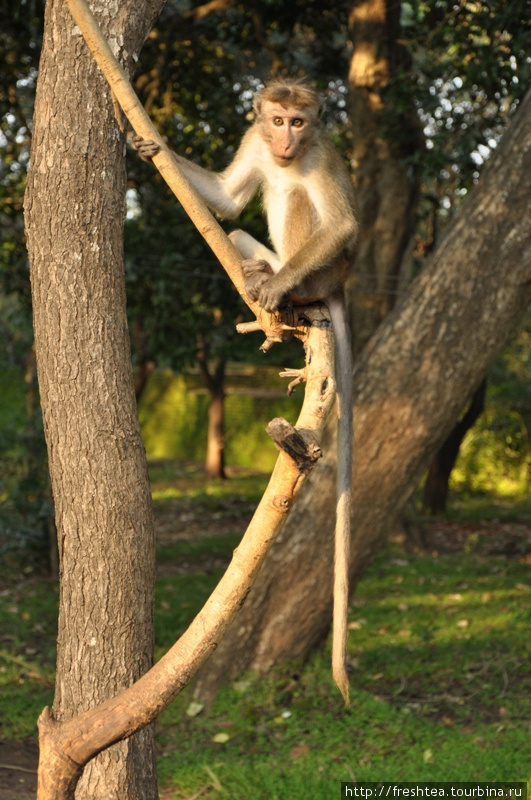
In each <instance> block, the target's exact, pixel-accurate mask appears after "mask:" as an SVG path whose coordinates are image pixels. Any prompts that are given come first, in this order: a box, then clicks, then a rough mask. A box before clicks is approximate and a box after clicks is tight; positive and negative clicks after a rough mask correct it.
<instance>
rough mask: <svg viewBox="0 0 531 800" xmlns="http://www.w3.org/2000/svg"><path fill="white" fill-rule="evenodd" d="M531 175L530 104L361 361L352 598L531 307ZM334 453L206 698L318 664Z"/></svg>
mask: <svg viewBox="0 0 531 800" xmlns="http://www.w3.org/2000/svg"><path fill="white" fill-rule="evenodd" d="M530 175H531V94H528V95H527V96H526V98H525V99H524V101H523V102H522V103H521V107H520V108H519V110H518V112H517V114H516V117H515V119H514V120H513V122H512V123H511V125H510V127H509V128H508V130H507V132H506V133H505V135H504V137H503V139H502V141H501V143H500V145H499V147H498V149H497V151H496V152H495V153H494V154H493V156H492V157H491V160H490V162H489V163H488V164H487V165H486V167H485V169H484V171H483V174H482V176H481V179H480V182H479V185H478V186H477V187H476V188H475V189H474V190H473V192H472V193H471V196H470V197H469V198H468V199H467V201H466V202H465V203H464V204H463V207H462V209H461V210H460V212H459V214H458V216H457V218H456V219H455V221H454V223H453V224H452V225H451V226H450V227H449V229H448V231H447V233H446V236H445V238H444V240H443V242H442V243H441V244H440V246H439V248H438V249H437V252H436V253H435V255H434V257H433V258H432V260H431V262H430V264H429V266H428V267H427V268H426V269H425V270H424V271H423V273H422V274H421V275H420V276H419V277H418V278H417V279H416V280H415V281H414V283H413V284H412V286H411V288H410V291H409V292H408V294H407V296H406V297H405V298H404V300H403V301H402V302H401V304H400V306H399V307H398V308H396V309H395V310H394V311H393V312H392V313H391V314H390V315H389V316H388V317H387V318H386V319H385V320H384V322H383V323H382V325H381V327H380V328H379V330H378V331H377V333H376V334H375V335H374V337H373V338H372V339H371V341H370V343H369V345H368V347H367V348H366V349H365V351H364V352H363V353H362V355H361V357H360V358H359V359H358V360H357V362H356V365H355V368H354V396H355V406H354V486H353V509H354V512H353V513H354V517H353V542H352V551H351V578H352V585H353V586H355V584H356V582H357V581H358V580H359V579H360V577H361V575H362V574H363V571H364V570H365V569H366V567H367V565H368V563H369V562H370V560H371V559H372V557H373V556H374V555H375V554H376V553H377V551H378V550H379V549H380V548H381V546H382V544H383V543H384V541H385V539H386V536H387V534H388V531H389V528H390V527H391V526H392V525H393V522H394V521H395V519H396V518H397V516H398V515H400V513H401V511H402V509H403V508H404V506H405V504H406V502H407V500H408V499H409V497H410V496H411V494H412V492H413V490H414V488H415V487H416V485H417V482H418V480H419V477H420V475H421V474H422V472H423V471H424V470H425V469H426V468H427V466H428V464H429V462H430V459H431V458H432V456H433V454H434V453H435V451H436V449H437V448H438V446H440V444H441V442H442V441H443V440H444V439H445V437H446V436H447V435H448V433H449V431H450V430H451V429H452V427H453V425H454V424H455V422H456V421H457V418H458V416H459V414H460V413H461V410H462V409H463V407H464V406H465V404H466V402H467V400H468V399H469V398H470V397H471V395H472V393H473V392H474V390H475V389H476V388H477V387H478V385H479V384H480V382H481V381H482V380H483V378H484V376H485V374H486V373H487V371H488V369H489V367H490V365H491V364H492V362H493V360H494V359H495V357H496V356H497V354H498V353H499V352H500V350H501V349H502V347H503V345H504V344H505V342H506V341H507V338H508V337H509V335H510V334H511V332H512V331H513V329H514V328H515V326H516V325H517V323H518V321H519V320H520V318H521V316H522V314H523V312H524V311H525V309H526V306H527V304H528V302H529V300H530V299H531V226H530V225H529V216H530V211H531V180H530V179H529V176H530ZM323 449H324V452H325V454H326V457H325V459H323V461H322V462H320V463H319V465H318V467H317V468H316V469H315V470H314V472H313V473H312V475H311V476H310V479H309V480H308V482H307V484H306V485H305V487H304V490H303V491H302V492H301V496H300V498H299V500H298V503H297V506H296V508H295V509H294V511H293V513H292V515H291V517H290V519H289V520H288V523H287V524H286V527H285V528H284V530H283V531H282V534H281V536H280V537H279V539H278V541H277V543H276V545H275V547H274V548H273V551H272V553H271V556H270V558H269V559H268V561H267V563H266V564H265V566H264V568H263V570H262V572H261V573H260V576H259V578H258V580H257V582H256V584H255V586H254V587H253V589H252V592H251V593H250V595H249V597H248V599H247V601H246V604H245V606H244V608H243V609H242V611H241V612H240V615H239V616H238V619H237V620H236V623H235V624H234V625H233V627H232V628H231V630H230V631H229V633H228V635H227V636H226V637H225V639H224V641H223V642H222V643H221V645H220V647H219V649H218V651H217V652H216V654H215V655H214V656H213V658H212V659H211V660H210V661H209V662H208V664H206V665H205V666H204V667H203V669H202V671H201V673H200V674H199V677H198V684H197V687H196V691H197V693H198V694H199V695H200V696H202V697H204V698H207V697H209V696H211V694H212V693H213V691H215V689H216V687H217V686H218V685H219V683H220V682H221V680H222V679H223V678H224V677H225V676H227V675H235V674H237V673H240V672H241V671H243V670H245V669H247V668H251V669H255V670H258V671H266V670H267V669H269V668H270V667H272V666H273V665H274V664H279V663H282V662H285V661H287V660H289V659H292V658H295V659H304V658H306V657H307V656H309V654H310V653H311V651H312V649H313V648H314V647H315V645H316V644H317V643H318V642H319V641H321V640H322V639H323V638H324V636H325V635H326V634H327V632H328V629H329V626H330V621H331V610H332V591H331V587H332V564H333V552H332V550H333V547H332V545H333V540H332V532H333V517H334V480H335V471H334V459H333V449H334V448H333V435H331V438H330V441H329V442H328V443H326V442H325V446H324V448H323ZM352 637H353V639H354V640H355V633H352ZM352 646H355V645H354V642H352ZM353 688H355V686H354V687H353ZM338 701H339V696H338Z"/></svg>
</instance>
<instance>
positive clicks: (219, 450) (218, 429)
mask: <svg viewBox="0 0 531 800" xmlns="http://www.w3.org/2000/svg"><path fill="white" fill-rule="evenodd" d="M198 361H199V368H200V370H201V375H202V377H203V382H204V384H205V386H206V388H207V389H208V393H209V395H210V400H209V404H208V436H207V454H206V458H205V475H206V476H207V477H208V478H222V479H225V478H226V477H227V476H226V474H225V367H226V364H227V359H225V358H220V359H218V362H217V364H216V367H215V369H214V372H211V371H210V368H209V366H208V347H207V345H206V344H205V342H204V340H202V338H200V341H199V349H198Z"/></svg>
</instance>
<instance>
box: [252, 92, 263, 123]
mask: <svg viewBox="0 0 531 800" xmlns="http://www.w3.org/2000/svg"><path fill="white" fill-rule="evenodd" d="M261 95H262V91H259V92H256V94H255V95H254V97H253V111H254V113H255V114H256V116H257V117H259V116H260V111H261V110H262V97H261Z"/></svg>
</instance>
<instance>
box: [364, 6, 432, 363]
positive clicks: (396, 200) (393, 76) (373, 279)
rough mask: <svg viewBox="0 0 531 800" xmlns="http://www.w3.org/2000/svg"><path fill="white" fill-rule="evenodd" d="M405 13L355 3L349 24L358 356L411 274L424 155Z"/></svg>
mask: <svg viewBox="0 0 531 800" xmlns="http://www.w3.org/2000/svg"><path fill="white" fill-rule="evenodd" d="M400 9H401V3H400V2H399V0H355V1H354V3H353V7H352V12H351V14H350V19H349V30H350V36H351V40H352V46H353V53H352V59H351V63H350V72H349V117H350V123H351V128H352V140H353V146H352V157H353V163H354V178H355V183H356V193H357V197H358V217H359V222H360V233H359V240H358V253H357V256H356V264H355V265H354V273H353V276H352V279H351V280H350V282H349V286H350V290H349V305H350V308H351V325H352V331H353V349H354V354H355V355H356V354H357V353H360V352H361V350H362V349H363V347H364V346H365V344H366V343H367V341H368V340H369V339H370V337H371V336H372V335H373V333H374V332H375V330H376V329H377V327H378V325H379V324H380V323H381V321H382V320H383V319H384V317H385V316H386V315H387V314H388V313H389V311H391V309H392V308H393V307H394V305H395V303H396V300H397V298H398V296H399V293H400V292H401V291H403V290H404V288H405V287H406V286H407V283H408V282H409V278H410V274H411V248H410V247H409V245H410V242H411V241H412V232H413V229H414V221H415V209H416V205H417V199H418V195H419V173H418V169H416V168H415V167H414V166H413V163H412V161H411V159H410V158H409V157H410V156H411V155H412V154H413V153H419V152H422V150H423V148H424V136H423V132H422V126H421V124H420V121H419V118H418V115H417V113H416V109H415V106H414V104H413V102H412V101H411V102H409V103H407V102H406V103H404V102H403V98H401V100H400V99H399V98H398V97H397V94H396V93H397V87H398V86H400V87H402V88H401V91H407V89H406V88H404V87H407V86H408V85H409V82H408V80H407V77H406V73H407V71H408V70H409V69H410V66H411V57H410V55H409V52H408V50H407V48H406V47H405V46H404V44H403V43H402V42H401V41H400V39H401V25H400ZM398 76H402V79H401V80H397V77H398ZM404 108H407V111H404V110H403V109H404Z"/></svg>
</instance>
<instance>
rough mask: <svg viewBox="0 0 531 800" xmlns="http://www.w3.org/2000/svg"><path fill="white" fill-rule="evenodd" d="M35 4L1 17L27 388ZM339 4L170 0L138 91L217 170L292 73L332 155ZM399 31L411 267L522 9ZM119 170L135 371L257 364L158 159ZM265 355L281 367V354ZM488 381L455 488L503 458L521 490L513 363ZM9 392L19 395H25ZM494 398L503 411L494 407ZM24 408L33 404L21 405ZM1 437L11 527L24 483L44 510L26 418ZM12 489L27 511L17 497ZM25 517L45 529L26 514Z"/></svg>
mask: <svg viewBox="0 0 531 800" xmlns="http://www.w3.org/2000/svg"><path fill="white" fill-rule="evenodd" d="M353 2H357V0H353ZM43 8H44V3H43V2H42V0H14V2H12V3H10V4H8V5H6V4H4V7H3V8H2V10H1V14H2V18H1V22H2V24H1V26H0V234H1V236H0V240H1V243H0V297H1V302H0V336H1V338H2V339H3V341H4V342H5V351H6V352H5V353H3V354H2V356H5V357H6V358H7V362H5V366H4V362H2V364H0V369H2V372H3V375H2V387H3V392H4V395H6V396H7V395H8V393H9V392H10V391H11V389H10V388H9V386H10V384H11V383H13V385H18V386H24V387H25V388H26V389H29V391H30V393H33V392H34V385H33V384H32V380H31V379H30V378H29V377H28V382H25V380H26V376H30V373H31V369H32V367H31V358H32V354H31V347H32V332H31V322H30V309H29V296H30V293H29V281H28V268H27V259H26V254H25V247H24V234H23V221H22V199H23V191H24V185H25V175H26V168H27V163H28V158H29V143H30V133H31V115H32V111H33V95H34V88H35V81H36V76H37V69H38V57H39V51H40V42H41V33H42V19H43ZM351 8H352V3H351V2H346V1H344V0H341V2H339V3H334V4H333V6H330V4H329V3H326V2H324V0H310V2H303V0H295V2H292V3H285V2H283V0H270V2H268V3H265V4H261V5H256V4H254V5H250V6H249V5H244V6H242V5H238V4H236V3H234V2H232V0H229V2H227V3H224V4H223V8H222V9H221V10H219V9H218V10H213V9H215V6H213V5H207V6H205V5H204V4H200V3H196V4H195V5H192V6H190V4H185V3H183V2H181V0H170V2H168V3H167V4H166V6H165V8H164V10H163V13H162V15H161V18H160V20H159V22H158V24H157V26H156V27H155V29H154V30H153V31H152V32H151V34H150V35H149V37H148V41H147V42H146V46H145V48H144V50H143V51H142V54H141V62H140V67H139V70H138V73H137V76H136V78H135V87H136V89H137V91H138V92H139V95H140V97H141V99H142V101H143V102H144V103H145V105H146V108H147V110H148V112H149V113H150V114H151V116H152V118H153V119H154V121H155V123H156V125H157V127H158V128H159V130H160V131H161V133H162V134H163V135H165V136H166V137H167V138H168V140H169V142H170V143H171V144H172V146H174V147H175V149H177V150H178V151H179V152H181V153H183V154H184V155H187V156H190V157H192V158H193V159H194V160H197V161H198V162H200V163H202V164H203V165H204V166H206V167H209V168H214V169H221V168H223V167H224V166H225V165H226V164H227V163H228V161H229V160H230V157H231V155H232V154H233V153H234V151H235V149H236V148H237V146H238V143H239V140H240V138H241V135H242V133H243V130H244V129H245V127H246V126H247V125H248V124H249V121H250V118H251V114H250V111H251V97H252V92H253V91H254V90H255V89H256V88H257V86H259V85H260V82H262V81H264V80H266V79H267V78H268V77H269V76H270V75H271V73H274V72H282V71H287V72H290V73H300V72H305V73H307V74H308V75H309V76H310V78H311V79H312V80H314V81H316V83H317V85H318V87H319V88H320V89H321V90H322V91H323V93H324V94H325V95H326V100H327V115H326V117H325V120H324V124H325V125H326V127H327V129H328V131H329V132H330V133H331V134H332V135H333V137H334V138H336V140H337V141H338V144H339V146H340V148H341V150H343V151H345V150H346V149H347V144H348V141H349V130H348V119H347V115H346V111H345V109H346V85H347V75H348V67H349V59H350V50H349V40H348V18H349V13H350V11H351ZM205 11H206V12H207V13H205ZM402 25H403V30H404V35H405V36H404V39H405V44H407V46H408V48H409V51H410V52H411V54H412V61H411V65H410V69H409V71H407V70H406V71H405V72H401V73H400V74H396V75H394V76H393V79H392V80H391V82H390V84H389V86H388V87H387V103H386V107H387V112H386V113H388V117H389V123H388V133H389V136H407V130H406V129H405V128H404V127H403V126H401V125H399V124H396V120H397V119H401V118H402V117H401V115H402V116H403V113H404V112H405V111H407V110H409V109H410V108H411V106H414V107H415V108H416V109H417V112H418V114H419V115H420V118H421V120H422V122H423V125H424V133H425V135H426V138H427V146H426V149H425V150H424V151H422V152H416V153H412V154H411V155H410V158H411V160H412V167H414V168H415V169H417V168H419V169H420V170H421V171H422V175H423V182H424V185H423V191H422V196H421V199H420V204H419V208H418V229H417V233H416V236H417V248H416V256H417V259H418V266H419V268H420V267H421V266H422V264H423V260H424V257H425V255H427V254H428V253H429V252H430V250H431V249H433V247H434V246H435V245H436V242H437V239H438V235H439V234H438V228H439V226H440V225H441V223H442V224H444V223H445V221H446V219H447V218H448V216H449V215H450V214H451V213H452V211H453V209H454V208H455V207H456V206H457V205H458V204H459V202H460V199H461V198H462V197H463V195H464V194H466V192H467V191H468V190H469V188H470V186H471V185H472V184H473V182H474V181H476V180H477V178H478V174H479V171H480V168H481V165H482V163H483V162H484V160H485V159H486V158H487V157H488V155H489V152H490V151H491V149H492V147H494V146H495V144H496V142H497V141H498V140H499V137H500V136H501V134H502V131H503V129H504V127H505V125H506V124H507V120H508V118H509V116H510V114H511V113H512V112H513V111H514V108H515V106H516V105H517V102H518V100H519V98H520V97H521V96H522V94H523V92H524V91H525V89H526V87H527V86H528V85H529V82H530V81H529V78H530V72H531V70H530V63H531V62H530V56H529V53H530V52H531V15H530V14H529V3H528V2H526V1H524V0H504V2H501V1H498V2H494V3H493V2H486V1H483V0H480V2H475V3H468V2H455V1H452V0H437V2H433V3H432V2H421V1H420V0H412V1H411V2H403V3H402ZM128 169H129V175H130V192H129V200H130V202H129V214H128V220H127V223H126V231H125V238H126V271H127V289H128V303H129V317H130V325H131V339H132V345H133V354H134V359H135V365H136V366H137V367H138V368H140V367H141V366H142V365H144V366H145V365H146V364H148V363H149V364H152V363H157V364H158V365H160V366H171V367H173V368H174V369H177V370H182V369H183V368H185V367H188V366H190V365H191V364H192V363H193V362H194V360H195V358H196V356H197V353H198V350H199V348H200V347H206V349H207V350H208V356H209V358H210V359H216V358H227V357H228V358H230V359H231V360H236V359H238V360H242V359H243V360H245V361H254V362H256V361H257V360H258V359H261V358H262V357H261V355H260V354H258V352H257V347H258V343H257V340H256V337H252V338H250V337H242V336H239V337H237V336H236V334H235V333H234V323H235V321H236V320H237V319H238V318H239V317H240V316H241V315H242V313H245V312H244V309H243V308H242V305H241V304H240V301H239V298H238V296H237V294H236V292H235V291H234V289H233V287H232V286H231V285H230V283H229V282H228V281H227V280H226V278H225V276H224V275H223V274H222V271H221V268H220V267H219V265H217V264H216V263H215V262H214V260H213V259H212V256H211V254H210V252H209V251H208V250H207V249H206V247H205V245H204V243H203V240H202V239H201V237H200V236H199V234H198V233H197V232H196V231H195V230H194V229H193V227H192V226H191V225H190V223H189V221H188V219H187V218H186V217H185V216H184V215H183V214H182V212H181V210H180V208H178V206H177V203H176V201H175V200H174V198H173V196H170V194H169V192H168V191H167V189H166V187H165V185H164V184H163V183H162V181H161V180H160V179H159V177H158V175H157V174H156V170H154V168H152V167H151V168H150V167H149V166H147V165H145V164H143V163H142V162H141V161H140V159H138V158H137V157H136V156H134V155H130V156H129V166H128ZM257 212H258V205H255V206H254V207H252V208H250V209H249V210H248V211H246V213H245V214H244V215H243V217H242V219H241V220H240V224H241V225H243V226H244V227H245V228H246V229H248V230H250V232H252V233H253V234H254V235H256V236H258V237H259V238H264V235H265V233H264V228H263V223H262V221H261V220H260V218H259V216H258V214H257ZM198 339H199V340H200V341H198ZM284 348H285V345H284V346H283V349H284ZM298 357H299V356H298V354H297V355H296V358H298ZM275 359H276V360H277V361H279V360H286V362H287V361H288V357H287V356H286V355H283V356H282V357H281V356H280V355H278V356H277V355H275ZM523 363H524V358H522V364H523ZM12 369H15V370H18V375H14V374H13V373H12V372H9V371H10V370H12ZM5 370H7V372H6V371H5ZM498 376H499V373H498V372H495V373H493V377H492V378H491V389H490V391H491V395H490V400H489V402H490V410H489V411H488V412H487V414H486V415H485V418H484V422H483V423H482V428H481V429H480V430H481V435H480V436H478V437H476V438H469V442H468V445H467V448H466V451H465V455H464V461H463V462H462V463H463V465H464V466H463V467H462V470H461V473H459V475H458V483H459V485H462V482H463V480H465V479H466V481H468V482H469V483H470V482H473V483H474V485H475V486H477V487H478V488H481V487H483V488H492V487H493V486H494V485H495V483H496V481H498V480H500V470H499V465H500V464H502V465H509V464H510V465H511V466H510V469H509V472H508V474H509V473H510V479H511V481H512V484H513V485H519V486H521V487H523V486H524V485H525V482H526V480H527V477H526V476H527V473H528V470H529V466H528V465H529V453H528V442H527V431H528V430H529V427H528V422H527V417H526V413H527V412H526V413H524V412H523V411H522V409H521V408H519V407H518V403H515V402H514V401H513V399H512V398H514V395H515V393H516V392H519V393H520V389H519V383H518V380H519V379H518V376H517V375H516V370H515V369H512V370H511V371H510V372H505V373H504V376H500V378H499V377H498ZM499 379H500V380H501V381H502V383H501V384H500V385H499V386H498V380H499ZM508 381H509V382H514V383H512V385H511V386H509V383H508ZM4 384H5V387H6V388H5V389H4ZM17 391H18V390H17ZM523 392H524V389H522V393H523ZM16 396H17V397H19V401H18V402H19V403H20V404H21V405H23V404H26V402H27V400H28V398H27V397H26V398H22V397H21V396H20V395H19V394H17V395H16ZM506 398H508V399H509V406H508V407H505V406H503V408H502V404H503V402H504V401H505V399H506ZM13 402H15V403H16V402H17V401H16V400H14V401H13ZM29 405H30V406H32V407H35V406H34V404H33V400H32V398H30V402H29ZM17 413H18V412H17ZM4 419H5V423H4ZM502 426H503V431H504V432H503V433H500V432H499V431H501V429H502ZM0 430H1V431H2V433H1V441H0V445H1V447H2V452H3V467H2V470H3V472H2V477H1V480H2V498H3V500H4V506H3V507H2V513H4V512H5V511H6V506H5V499H6V498H7V497H10V498H11V501H12V502H11V508H12V509H14V508H15V507H17V508H19V511H20V512H21V513H22V517H21V518H20V526H19V528H20V530H24V529H25V527H26V523H28V524H29V525H30V526H31V525H33V524H34V522H33V521H32V520H33V519H35V520H36V519H37V518H38V519H39V520H40V516H41V515H40V512H38V513H37V518H34V517H33V514H34V508H35V507H34V505H33V503H34V501H35V498H36V497H37V495H35V491H37V493H38V497H40V499H38V498H37V500H36V502H37V506H39V505H40V507H41V508H42V509H44V508H45V506H46V503H47V497H46V489H45V484H46V471H45V456H44V455H43V452H44V450H43V440H42V434H41V432H40V429H39V422H38V414H37V416H35V417H31V418H30V419H29V421H28V424H27V425H26V426H25V425H23V424H20V425H18V424H17V425H15V426H13V425H11V423H10V422H9V420H8V418H7V417H4V415H3V414H2V418H1V419H0ZM28 437H29V438H28ZM15 440H16V441H15ZM28 442H29V443H30V444H31V449H32V452H33V454H34V455H32V456H31V469H30V472H32V474H33V470H34V469H37V470H39V469H40V474H34V475H33V477H32V479H31V481H30V484H27V476H28V474H29V473H28V468H29V465H28V463H24V462H27V459H26V457H25V456H21V453H22V450H23V449H24V447H26V445H27V444H28ZM493 465H494V466H495V467H496V469H493ZM474 468H477V469H479V470H480V474H486V473H487V471H489V470H490V473H491V479H490V482H488V481H487V482H485V481H484V480H483V478H480V479H477V478H472V470H473V469H474ZM504 471H505V472H507V470H505V468H504ZM18 480H20V481H21V491H19V489H18V488H17V486H18ZM515 482H516V483H515ZM31 484H33V488H32V487H31ZM24 496H25V497H26V498H27V501H28V505H27V510H28V514H29V516H27V517H25V516H24V514H25V512H24V511H23V509H22V507H19V503H22V505H24V502H23V497H24ZM19 511H17V514H19ZM35 524H38V526H39V530H41V527H40V525H41V523H40V521H39V522H38V523H37V522H35ZM10 525H11V523H10Z"/></svg>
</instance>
